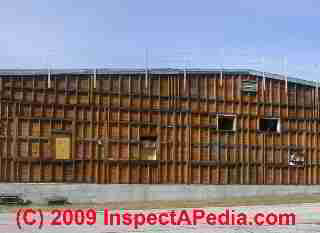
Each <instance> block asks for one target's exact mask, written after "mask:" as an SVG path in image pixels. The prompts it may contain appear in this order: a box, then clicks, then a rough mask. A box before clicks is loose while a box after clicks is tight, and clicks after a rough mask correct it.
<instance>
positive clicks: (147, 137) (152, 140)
mask: <svg viewBox="0 0 320 233" xmlns="http://www.w3.org/2000/svg"><path fill="white" fill-rule="evenodd" d="M140 140H141V141H151V142H156V141H157V136H141V137H140Z"/></svg>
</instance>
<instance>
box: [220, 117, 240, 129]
mask: <svg viewBox="0 0 320 233" xmlns="http://www.w3.org/2000/svg"><path fill="white" fill-rule="evenodd" d="M218 129H219V130H224V131H235V129H236V120H235V117H233V116H219V117H218Z"/></svg>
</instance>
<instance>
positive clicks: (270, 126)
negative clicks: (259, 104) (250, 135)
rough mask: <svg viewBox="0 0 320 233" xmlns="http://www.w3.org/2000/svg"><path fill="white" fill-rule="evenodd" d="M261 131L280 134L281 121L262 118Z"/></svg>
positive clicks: (260, 122)
mask: <svg viewBox="0 0 320 233" xmlns="http://www.w3.org/2000/svg"><path fill="white" fill-rule="evenodd" d="M259 130H260V131H262V132H273V133H276V132H278V133H280V130H281V126H280V119H277V118H262V119H260V121H259Z"/></svg>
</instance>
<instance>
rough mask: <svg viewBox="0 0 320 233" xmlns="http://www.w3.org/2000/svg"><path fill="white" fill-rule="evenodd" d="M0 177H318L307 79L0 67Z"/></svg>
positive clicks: (234, 180)
mask: <svg viewBox="0 0 320 233" xmlns="http://www.w3.org/2000/svg"><path fill="white" fill-rule="evenodd" d="M0 98H1V101H0V144H1V145H0V182H70V183H77V182H83V183H101V184H108V183H123V184H221V185H223V184H261V185H264V184H310V185H311V184H320V179H319V168H320V163H319V151H320V145H319V132H320V123H319V119H320V118H319V106H320V105H319V92H318V86H317V83H314V82H310V81H304V80H300V79H295V78H286V77H283V76H280V75H275V74H270V73H262V72H258V71H254V70H235V69H223V70H214V69H212V70H204V69H188V70H179V69H150V70H148V71H145V70H138V69H135V70H130V69H118V70H113V69H98V70H89V69H88V70H51V71H46V70H0Z"/></svg>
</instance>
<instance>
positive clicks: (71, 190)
mask: <svg viewBox="0 0 320 233" xmlns="http://www.w3.org/2000/svg"><path fill="white" fill-rule="evenodd" d="M0 193H10V194H22V196H23V197H24V198H25V199H28V200H31V201H32V202H33V203H38V204H44V203H46V198H48V197H52V196H64V197H68V200H69V201H70V202H71V203H106V202H123V201H159V200H162V201H166V200H168V201H172V200H197V201H198V200H215V199H221V198H224V197H251V196H270V195H278V196H281V195H282V196H283V195H292V194H320V185H314V186H294V185H286V186H282V185H277V186H276V185H275V186H273V185H266V186H259V185H125V184H123V185H121V184H113V185H101V184H98V185H97V184H39V183H37V184H31V183H28V184H24V183H0Z"/></svg>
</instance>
